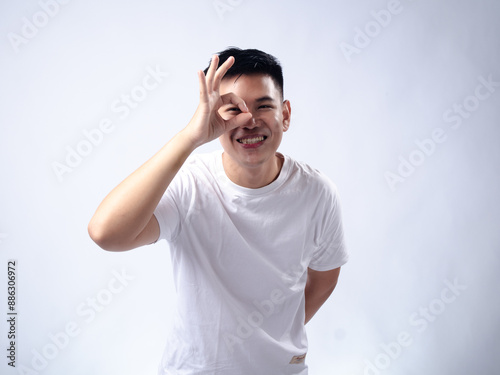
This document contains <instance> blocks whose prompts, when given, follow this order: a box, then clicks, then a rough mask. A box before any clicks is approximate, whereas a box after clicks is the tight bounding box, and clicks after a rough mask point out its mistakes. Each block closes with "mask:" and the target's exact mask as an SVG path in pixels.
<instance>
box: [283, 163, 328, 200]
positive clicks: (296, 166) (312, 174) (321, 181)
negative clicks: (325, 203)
mask: <svg viewBox="0 0 500 375" xmlns="http://www.w3.org/2000/svg"><path fill="white" fill-rule="evenodd" d="M285 158H287V159H288V163H289V167H288V173H289V179H290V180H291V182H292V183H295V184H298V185H300V186H302V187H303V188H304V189H305V190H306V191H309V192H311V193H314V194H320V195H323V194H325V195H330V196H336V195H337V186H336V185H335V183H334V182H333V181H332V180H331V179H330V178H329V177H328V176H327V175H326V174H324V173H323V172H322V171H320V170H319V169H316V168H314V167H312V166H311V165H309V164H308V163H305V162H303V161H297V160H295V159H293V158H291V157H290V156H288V155H286V156H285Z"/></svg>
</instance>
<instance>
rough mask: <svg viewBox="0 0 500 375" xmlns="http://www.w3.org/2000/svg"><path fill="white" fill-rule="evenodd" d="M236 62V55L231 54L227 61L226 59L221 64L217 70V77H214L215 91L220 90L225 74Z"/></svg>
mask: <svg viewBox="0 0 500 375" xmlns="http://www.w3.org/2000/svg"><path fill="white" fill-rule="evenodd" d="M233 64H234V57H233V56H229V57H228V58H227V60H226V61H224V64H222V65H221V66H219V68H218V69H217V71H216V72H215V77H214V82H213V90H214V91H219V87H220V83H221V81H222V78H223V77H224V75H225V74H226V73H227V71H228V70H229V68H231V67H232V66H233Z"/></svg>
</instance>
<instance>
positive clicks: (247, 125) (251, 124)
mask: <svg viewBox="0 0 500 375" xmlns="http://www.w3.org/2000/svg"><path fill="white" fill-rule="evenodd" d="M241 127H242V128H244V129H253V128H255V127H257V121H256V120H255V116H254V114H252V117H251V118H250V119H249V120H248V121H247V122H245V123H244V124H243V125H241Z"/></svg>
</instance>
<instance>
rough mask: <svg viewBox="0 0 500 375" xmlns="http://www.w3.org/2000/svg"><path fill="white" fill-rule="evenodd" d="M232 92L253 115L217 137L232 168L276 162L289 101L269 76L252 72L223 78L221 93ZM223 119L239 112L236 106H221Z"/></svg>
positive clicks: (268, 165)
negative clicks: (242, 123)
mask: <svg viewBox="0 0 500 375" xmlns="http://www.w3.org/2000/svg"><path fill="white" fill-rule="evenodd" d="M229 92H233V93H234V94H236V95H237V96H239V97H240V98H241V99H243V100H244V101H245V104H246V105H247V107H248V110H249V112H250V113H251V114H252V118H251V119H250V120H249V121H248V122H247V123H245V124H244V125H242V126H240V127H238V128H236V129H233V130H231V131H229V132H226V133H224V134H223V135H221V136H220V137H219V140H220V143H221V145H222V147H223V148H224V152H225V154H226V156H227V157H228V159H229V160H228V161H229V163H230V164H231V168H255V167H264V168H266V167H269V168H271V166H272V165H273V164H272V163H274V165H275V164H276V156H275V155H276V150H277V149H278V146H279V145H280V143H281V139H282V137H283V132H285V131H287V130H288V127H289V124H290V103H289V102H288V101H285V102H282V98H281V94H280V92H279V90H278V89H277V87H276V85H275V83H274V81H273V80H272V78H271V77H270V76H268V75H263V74H254V75H245V74H244V75H241V76H239V77H231V78H225V79H223V80H222V82H221V85H220V94H221V95H224V94H226V93H229ZM219 113H220V115H221V116H222V117H223V118H227V117H230V116H233V115H235V114H236V113H239V109H238V108H237V107H236V106H223V107H222V108H221V109H220V111H219Z"/></svg>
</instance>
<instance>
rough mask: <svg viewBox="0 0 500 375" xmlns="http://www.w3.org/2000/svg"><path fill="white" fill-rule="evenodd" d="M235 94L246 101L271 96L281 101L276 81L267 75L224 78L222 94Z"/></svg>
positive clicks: (221, 86) (243, 75)
mask: <svg viewBox="0 0 500 375" xmlns="http://www.w3.org/2000/svg"><path fill="white" fill-rule="evenodd" d="M229 92H233V93H235V94H236V95H238V96H239V97H240V98H242V99H244V100H249V99H252V98H253V99H256V98H261V97H263V96H269V97H271V98H273V99H275V100H278V101H279V100H280V93H279V90H278V88H277V87H276V84H275V83H274V80H273V79H272V78H271V77H270V76H268V75H265V74H242V75H239V76H233V77H227V78H223V79H222V81H221V84H220V94H221V95H224V94H227V93H229Z"/></svg>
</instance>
